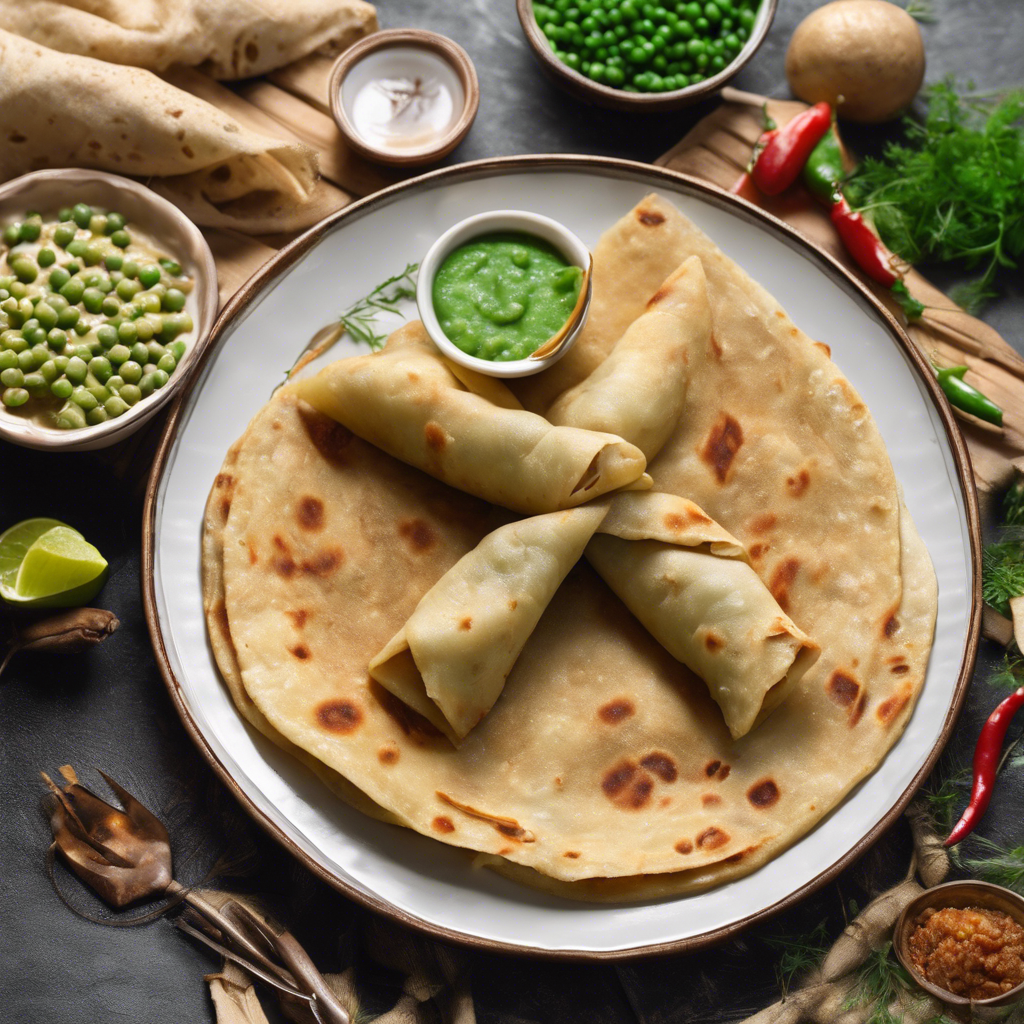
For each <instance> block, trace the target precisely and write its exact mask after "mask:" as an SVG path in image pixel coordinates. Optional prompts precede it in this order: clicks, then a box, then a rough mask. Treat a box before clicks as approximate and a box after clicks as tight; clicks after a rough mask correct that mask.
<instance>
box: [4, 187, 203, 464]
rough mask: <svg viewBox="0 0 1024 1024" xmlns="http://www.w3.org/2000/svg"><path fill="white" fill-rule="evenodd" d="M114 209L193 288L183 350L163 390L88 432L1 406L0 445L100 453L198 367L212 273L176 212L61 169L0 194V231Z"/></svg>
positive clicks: (149, 195)
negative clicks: (70, 211) (68, 209)
mask: <svg viewBox="0 0 1024 1024" xmlns="http://www.w3.org/2000/svg"><path fill="white" fill-rule="evenodd" d="M79 201H82V202H86V203H89V205H91V206H99V207H103V208H105V209H108V210H111V209H116V210H119V211H120V212H121V213H123V214H124V215H125V216H126V217H127V218H128V221H129V226H131V224H136V225H137V226H138V228H139V230H141V231H144V232H145V233H146V234H147V235H149V236H150V237H151V238H153V239H154V240H155V241H157V242H159V243H162V244H163V245H166V246H167V248H168V250H169V251H170V252H172V253H173V254H174V257H175V259H177V260H178V261H179V262H180V263H181V266H182V269H183V270H184V272H185V273H186V274H187V275H188V276H189V277H191V278H192V279H193V280H194V281H195V287H194V288H193V289H192V292H191V293H190V294H189V296H188V301H187V302H186V304H185V310H186V312H188V313H189V314H190V315H191V317H192V321H193V323H194V325H195V326H194V329H193V332H192V337H191V338H189V339H188V348H186V350H185V354H184V355H183V356H182V358H181V362H180V363H179V364H178V366H177V368H176V369H175V371H174V374H173V375H172V376H171V379H170V380H169V381H168V382H167V384H166V386H165V387H163V388H161V389H160V390H159V391H155V392H154V393H153V394H152V395H150V396H149V397H148V398H144V399H143V400H142V401H141V402H139V403H137V404H136V405H134V406H132V407H131V409H129V410H128V411H127V412H126V413H124V415H123V416H118V417H117V419H112V420H107V421H106V422H105V423H98V424H96V425H95V426H87V427H80V428H78V429H76V430H61V429H60V428H59V427H49V426H46V425H44V424H42V423H38V422H36V421H35V420H32V419H27V418H25V417H24V416H19V415H17V414H15V413H12V412H10V411H9V410H8V409H7V408H6V407H5V406H3V405H0V438H2V439H3V440H6V441H12V442H14V444H20V445H24V446H25V447H26V448H38V449H41V450H50V451H56V450H60V451H92V450H94V449H96V448H106V447H107V446H108V445H112V444H115V443H116V442H117V441H121V440H123V439H124V438H126V437H127V436H128V435H129V434H131V433H134V432H135V431H136V430H138V429H139V427H141V426H142V425H143V424H144V423H145V422H147V420H150V419H152V417H153V416H155V415H156V413H157V411H158V410H159V409H161V408H162V407H163V406H165V405H166V404H167V403H168V402H169V401H170V400H171V398H172V397H173V396H174V395H176V394H177V393H178V391H179V390H180V389H181V387H182V385H183V384H184V382H185V381H186V380H187V379H188V378H189V376H191V370H192V368H193V367H195V366H197V365H198V363H197V356H198V355H199V353H200V352H201V351H202V349H203V347H204V346H205V344H206V339H207V337H208V335H209V333H210V328H211V327H212V326H213V321H214V320H215V319H216V318H217V307H218V304H219V298H218V294H217V267H216V265H215V264H214V262H213V253H211V252H210V247H209V246H208V245H207V244H206V239H205V238H203V236H202V234H200V231H199V229H198V228H197V227H196V226H195V224H193V223H192V221H190V220H189V219H188V217H186V216H185V215H184V214H183V213H182V212H181V211H180V210H179V209H178V208H177V207H176V206H174V205H172V204H171V203H169V202H168V201H167V200H166V199H164V198H162V197H161V196H158V195H157V194H156V193H155V192H152V191H150V190H149V189H148V188H146V187H145V186H144V185H140V184H139V183H138V182H137V181H132V180H131V179H130V178H122V177H120V176H119V175H117V174H107V173H106V172H104V171H90V170H83V169H81V168H73V167H68V168H61V169H54V170H45V171H33V172H32V173H31V174H24V175H22V176H21V177H20V178H14V179H13V180H12V181H8V182H5V183H4V184H3V185H2V186H0V224H3V223H7V222H8V221H10V220H13V219H15V218H19V217H21V216H22V215H24V213H25V211H26V210H38V211H39V212H40V213H42V214H43V216H44V218H49V217H52V216H56V213H57V210H58V209H59V208H60V207H62V206H68V205H70V204H72V203H75V202H79Z"/></svg>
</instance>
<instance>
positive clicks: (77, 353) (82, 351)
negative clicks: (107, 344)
mask: <svg viewBox="0 0 1024 1024" xmlns="http://www.w3.org/2000/svg"><path fill="white" fill-rule="evenodd" d="M68 356H69V357H70V358H72V359H74V358H75V357H77V358H79V359H81V360H82V362H83V363H88V362H89V360H90V359H92V349H91V348H90V347H89V346H88V345H73V346H72V347H71V348H70V349H68ZM65 372H66V371H65Z"/></svg>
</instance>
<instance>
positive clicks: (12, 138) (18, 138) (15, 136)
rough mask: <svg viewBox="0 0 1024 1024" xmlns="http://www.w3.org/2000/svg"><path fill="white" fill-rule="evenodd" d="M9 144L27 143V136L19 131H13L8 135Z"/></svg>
mask: <svg viewBox="0 0 1024 1024" xmlns="http://www.w3.org/2000/svg"><path fill="white" fill-rule="evenodd" d="M7 141H8V142H25V141H27V140H26V136H24V135H22V134H21V132H19V131H11V132H8V133H7Z"/></svg>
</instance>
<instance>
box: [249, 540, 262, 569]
mask: <svg viewBox="0 0 1024 1024" xmlns="http://www.w3.org/2000/svg"><path fill="white" fill-rule="evenodd" d="M248 547H249V564H250V565H255V564H256V563H257V562H258V561H259V560H260V556H259V554H258V553H257V551H256V545H255V544H253V542H252V541H249V545H248Z"/></svg>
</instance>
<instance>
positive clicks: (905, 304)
mask: <svg viewBox="0 0 1024 1024" xmlns="http://www.w3.org/2000/svg"><path fill="white" fill-rule="evenodd" d="M889 290H890V291H891V292H892V294H893V297H894V298H895V299H896V301H897V302H898V303H899V304H900V308H901V309H902V310H903V313H904V315H905V316H906V318H907V319H908V320H909V321H911V322H913V321H915V320H920V319H921V315H922V314H923V313H924V310H925V305H924V303H923V302H921V301H920V300H919V299H915V298H914V296H913V295H911V294H910V292H909V290H908V289H907V286H906V284H905V283H904V282H903V281H897V282H896V283H895V284H894V285H893V286H892V288H890V289H889Z"/></svg>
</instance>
